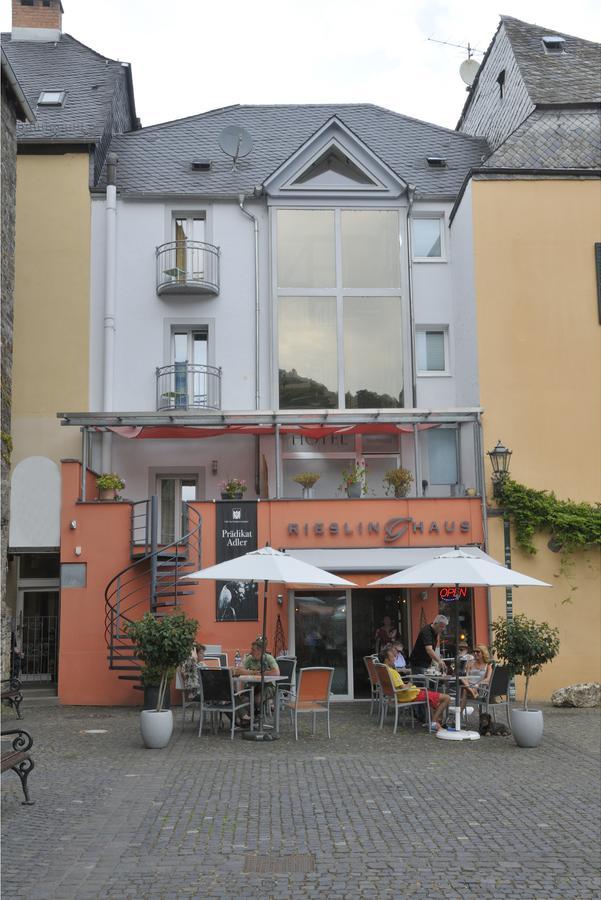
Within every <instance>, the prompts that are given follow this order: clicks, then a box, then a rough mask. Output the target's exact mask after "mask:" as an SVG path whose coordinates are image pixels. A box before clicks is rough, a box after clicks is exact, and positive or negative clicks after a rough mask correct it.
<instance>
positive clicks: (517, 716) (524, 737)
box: [509, 709, 543, 747]
mask: <svg viewBox="0 0 601 900" xmlns="http://www.w3.org/2000/svg"><path fill="white" fill-rule="evenodd" d="M509 716H510V718H511V730H512V732H513V737H514V739H515V742H516V744H517V745H518V747H538V745H539V744H540V742H541V741H542V739H543V713H542V710H540V709H512V710H511V712H510V713H509Z"/></svg>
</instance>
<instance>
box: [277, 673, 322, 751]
mask: <svg viewBox="0 0 601 900" xmlns="http://www.w3.org/2000/svg"><path fill="white" fill-rule="evenodd" d="M333 677H334V669H333V668H325V667H324V668H322V667H319V666H316V667H314V668H307V669H301V670H300V672H299V673H298V680H297V683H296V694H295V695H294V697H291V698H290V700H288V702H287V703H286V706H287V707H288V709H289V710H290V717H291V719H292V718H293V719H294V739H295V740H296V741H298V717H299V715H301V714H302V713H310V714H311V715H312V716H313V731H312V734H315V726H316V720H317V715H318V714H319V713H322V714H323V713H325V716H326V723H327V728H328V738H330V737H331V734H330V689H331V687H332V678H333Z"/></svg>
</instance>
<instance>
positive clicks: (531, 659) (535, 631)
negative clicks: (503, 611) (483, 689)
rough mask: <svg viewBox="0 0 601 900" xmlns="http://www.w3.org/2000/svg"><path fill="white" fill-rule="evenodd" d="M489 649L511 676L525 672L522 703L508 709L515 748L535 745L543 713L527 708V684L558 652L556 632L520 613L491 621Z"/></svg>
mask: <svg viewBox="0 0 601 900" xmlns="http://www.w3.org/2000/svg"><path fill="white" fill-rule="evenodd" d="M492 629H493V633H494V641H493V648H494V651H495V654H496V655H497V656H498V657H499V659H501V660H503V662H505V663H506V664H507V665H508V666H509V668H510V669H511V671H512V672H513V674H514V675H525V676H526V684H525V686H524V705H523V707H522V709H512V710H511V712H510V716H511V729H512V731H513V737H514V739H515V742H516V744H517V745H518V747H538V745H539V744H540V742H541V740H542V738H543V713H542V710H540V709H528V686H529V683H530V679H531V678H532V676H533V675H536V674H537V673H538V672H540V670H541V669H542V667H543V666H544V665H545V663H548V662H550V661H551V660H552V659H554V657H555V656H557V654H558V652H559V631H558V629H557V628H553V627H552V626H551V625H549V624H548V623H547V622H535V621H534V619H528V618H527V617H526V616H524V615H522V614H520V615H517V616H514V618H513V619H510V620H507V619H497V621H496V622H493V626H492Z"/></svg>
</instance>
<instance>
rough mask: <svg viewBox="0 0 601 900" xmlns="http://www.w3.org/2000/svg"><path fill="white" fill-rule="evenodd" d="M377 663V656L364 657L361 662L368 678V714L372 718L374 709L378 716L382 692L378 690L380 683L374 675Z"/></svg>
mask: <svg viewBox="0 0 601 900" xmlns="http://www.w3.org/2000/svg"><path fill="white" fill-rule="evenodd" d="M377 661H378V657H377V656H364V657H363V662H364V663H365V668H366V669H367V677H368V678H369V688H370V692H371V695H370V703H369V714H370V716H373V714H374V707H376V709H377V710H378V715H379V714H380V703H381V699H382V690H381V688H380V682H379V681H378V676H377V674H376V662H377Z"/></svg>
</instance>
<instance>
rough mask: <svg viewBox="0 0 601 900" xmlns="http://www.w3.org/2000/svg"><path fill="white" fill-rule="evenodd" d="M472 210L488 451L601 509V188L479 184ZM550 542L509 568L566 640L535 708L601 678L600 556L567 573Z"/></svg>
mask: <svg viewBox="0 0 601 900" xmlns="http://www.w3.org/2000/svg"><path fill="white" fill-rule="evenodd" d="M472 204H473V223H474V266H475V287H476V298H477V299H476V303H477V323H478V355H479V376H480V397H481V404H482V406H483V407H484V416H483V427H484V448H485V450H488V449H491V448H492V447H493V446H494V445H495V444H496V442H497V440H498V439H501V440H502V441H503V443H505V444H506V445H507V446H508V447H510V448H511V449H512V450H513V456H512V458H511V475H512V477H513V478H515V480H516V481H518V482H520V483H522V484H525V485H527V486H528V487H532V488H536V489H538V490H542V489H546V490H553V491H554V492H555V493H556V495H557V496H558V497H559V498H561V499H568V498H570V499H573V500H588V501H592V502H594V501H598V500H599V499H600V498H601V326H600V325H599V319H598V312H597V290H596V283H595V262H594V246H593V245H594V243H595V242H598V241H601V183H600V182H598V181H592V180H589V181H583V180H572V181H568V180H565V181H564V180H561V181H560V180H537V181H534V180H531V181H527V180H523V181H508V180H503V181H501V180H497V181H493V180H488V181H484V180H483V181H475V182H474V183H473V193H472ZM487 471H488V474H490V467H487ZM488 484H489V486H490V480H489V479H488ZM489 525H490V527H489V535H490V542H489V549H490V552H491V555H493V556H494V557H495V558H496V559H499V560H502V559H503V526H502V521H500V520H498V519H491V520H490V522H489ZM547 540H548V536H544V535H541V536H537V539H536V542H535V543H536V546H537V549H538V553H537V554H536V555H535V556H527V555H524V554H523V553H521V552H520V551H519V550H518V549H517V547H516V546H515V541H514V540H512V566H513V567H514V568H516V569H518V570H519V571H523V572H526V573H528V574H529V575H532V576H534V577H535V578H540V579H542V580H543V581H548V582H550V583H551V584H553V589H552V590H547V589H543V588H540V589H537V590H534V589H531V590H528V591H526V590H525V589H524V588H521V589H519V590H515V591H514V611H515V612H516V613H518V612H524V613H525V614H526V615H528V616H531V617H533V618H535V619H537V620H544V621H547V622H549V623H550V624H551V625H554V626H556V627H558V628H559V630H560V639H561V649H560V653H559V656H558V657H557V659H556V660H555V661H554V662H552V663H550V664H548V665H547V666H545V667H544V668H543V669H542V671H541V673H540V674H539V675H537V676H536V678H535V679H534V680H533V682H532V684H531V689H530V690H531V695H532V697H533V698H535V699H536V698H538V699H548V698H549V696H550V694H551V692H552V691H553V690H555V689H556V688H558V687H562V686H564V685H567V684H573V683H575V682H577V681H591V680H594V681H598V680H600V678H601V618H600V609H601V580H600V554H599V550H598V548H597V549H595V550H590V551H583V552H579V553H577V554H575V556H574V557H573V559H574V563H573V568H572V569H571V570H570V571H568V572H567V573H565V574H562V573H561V572H560V565H561V558H560V555H559V554H557V553H552V552H551V551H550V550H549V549H548V548H547ZM572 587H575V588H576V590H571V588H572ZM492 608H493V618H497V617H498V616H501V615H504V614H505V592H504V591H502V590H499V589H495V590H493V592H492ZM518 688H520V685H519V684H518Z"/></svg>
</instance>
